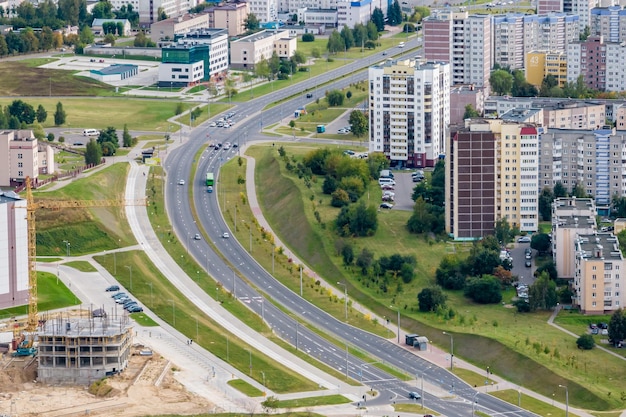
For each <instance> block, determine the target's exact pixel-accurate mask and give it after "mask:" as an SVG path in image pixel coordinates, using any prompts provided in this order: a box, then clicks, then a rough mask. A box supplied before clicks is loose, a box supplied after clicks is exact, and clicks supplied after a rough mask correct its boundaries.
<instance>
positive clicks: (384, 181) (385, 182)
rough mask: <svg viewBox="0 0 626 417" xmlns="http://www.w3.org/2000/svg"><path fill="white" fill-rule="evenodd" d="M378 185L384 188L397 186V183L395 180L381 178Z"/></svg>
mask: <svg viewBox="0 0 626 417" xmlns="http://www.w3.org/2000/svg"><path fill="white" fill-rule="evenodd" d="M378 185H380V186H383V185H393V186H395V185H396V182H395V181H394V180H392V179H391V178H379V179H378Z"/></svg>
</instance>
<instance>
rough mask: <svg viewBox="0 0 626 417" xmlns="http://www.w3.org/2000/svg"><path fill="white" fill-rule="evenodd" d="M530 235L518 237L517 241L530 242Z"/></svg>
mask: <svg viewBox="0 0 626 417" xmlns="http://www.w3.org/2000/svg"><path fill="white" fill-rule="evenodd" d="M530 240H531V239H530V236H522V237H520V238H518V239H517V243H530Z"/></svg>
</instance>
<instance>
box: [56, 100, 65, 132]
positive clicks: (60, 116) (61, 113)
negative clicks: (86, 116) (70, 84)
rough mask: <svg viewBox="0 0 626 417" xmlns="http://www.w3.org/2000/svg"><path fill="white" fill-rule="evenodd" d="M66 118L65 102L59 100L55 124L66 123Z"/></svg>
mask: <svg viewBox="0 0 626 417" xmlns="http://www.w3.org/2000/svg"><path fill="white" fill-rule="evenodd" d="M65 118H66V114H65V110H63V104H61V102H60V101H59V102H58V103H57V108H56V111H55V112H54V125H55V126H61V125H62V124H64V123H65Z"/></svg>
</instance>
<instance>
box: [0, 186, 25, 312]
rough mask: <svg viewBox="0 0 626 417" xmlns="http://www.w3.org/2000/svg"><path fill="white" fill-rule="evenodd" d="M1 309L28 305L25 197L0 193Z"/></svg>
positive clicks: (11, 193) (10, 193)
mask: <svg viewBox="0 0 626 417" xmlns="http://www.w3.org/2000/svg"><path fill="white" fill-rule="evenodd" d="M0 241H1V242H2V245H0V259H2V262H0V309H5V308H10V307H16V306H22V305H25V304H28V288H29V286H28V227H27V224H26V200H22V199H21V198H20V197H19V196H18V195H17V194H15V193H13V192H11V191H9V192H0Z"/></svg>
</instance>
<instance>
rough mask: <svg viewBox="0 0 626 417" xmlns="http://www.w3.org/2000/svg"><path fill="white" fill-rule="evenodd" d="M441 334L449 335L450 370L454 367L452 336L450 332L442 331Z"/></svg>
mask: <svg viewBox="0 0 626 417" xmlns="http://www.w3.org/2000/svg"><path fill="white" fill-rule="evenodd" d="M443 334H445V335H448V336H450V370H452V369H453V367H454V365H453V362H454V337H453V336H452V335H451V334H450V333H446V332H443Z"/></svg>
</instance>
